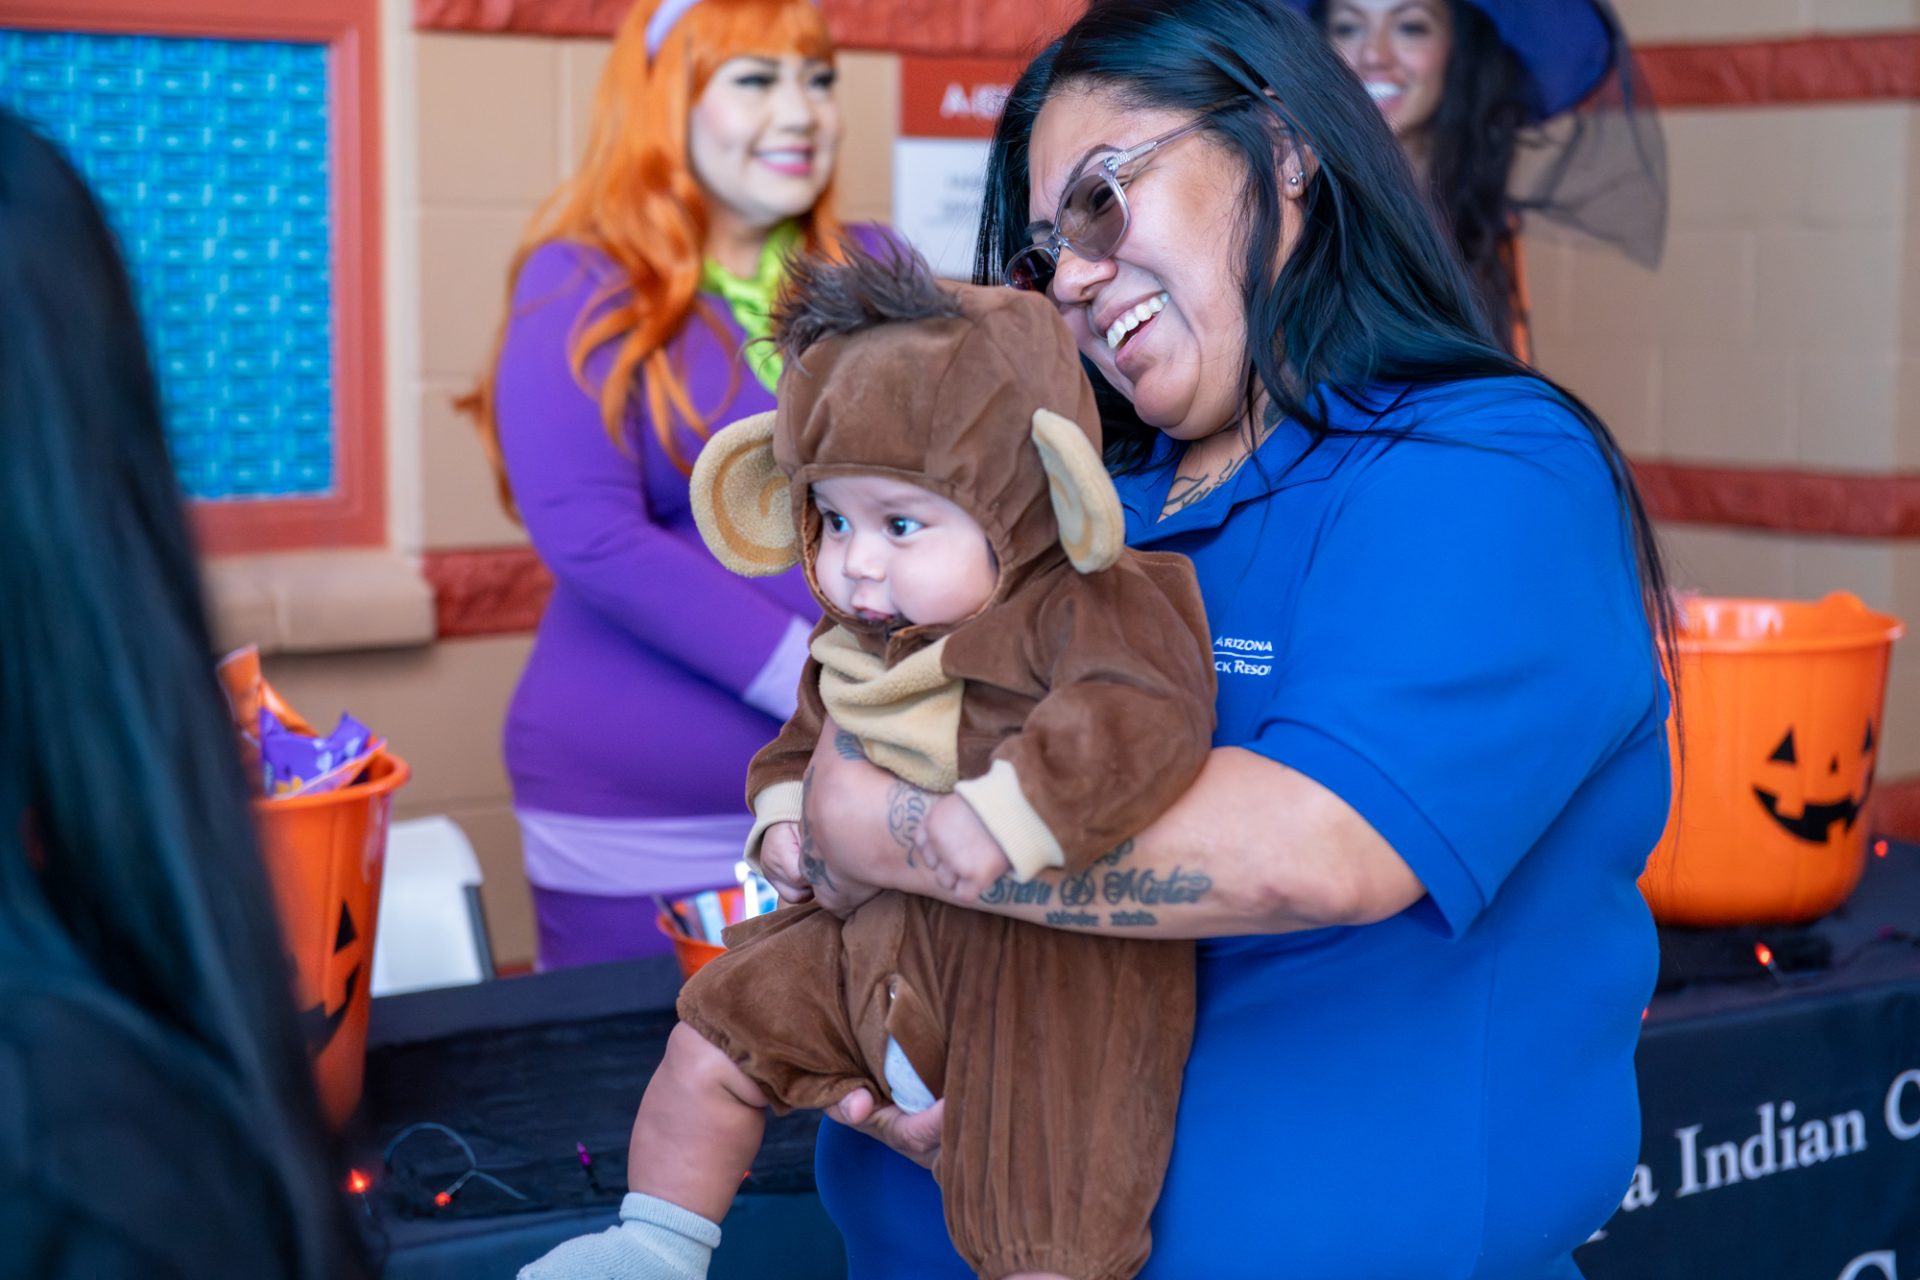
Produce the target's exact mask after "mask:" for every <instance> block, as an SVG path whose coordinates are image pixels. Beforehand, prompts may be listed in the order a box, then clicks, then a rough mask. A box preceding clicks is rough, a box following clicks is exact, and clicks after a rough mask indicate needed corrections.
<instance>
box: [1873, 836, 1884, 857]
mask: <svg viewBox="0 0 1920 1280" xmlns="http://www.w3.org/2000/svg"><path fill="white" fill-rule="evenodd" d="M1873 856H1874V857H1876V858H1884V857H1886V856H1887V842H1886V841H1885V840H1875V841H1874V842H1873Z"/></svg>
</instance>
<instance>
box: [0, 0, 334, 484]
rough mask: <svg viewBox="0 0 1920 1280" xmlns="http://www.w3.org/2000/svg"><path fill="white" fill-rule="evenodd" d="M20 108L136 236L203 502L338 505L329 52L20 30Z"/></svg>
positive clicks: (176, 439)
mask: <svg viewBox="0 0 1920 1280" xmlns="http://www.w3.org/2000/svg"><path fill="white" fill-rule="evenodd" d="M0 103H4V104H6V105H7V106H9V107H11V108H12V109H14V110H15V111H17V112H19V113H20V114H22V115H24V116H26V117H27V118H28V119H30V120H33V121H35V122H36V123H37V124H38V125H39V126H40V127H41V128H42V129H43V130H44V131H45V132H46V133H48V134H49V135H50V136H51V137H53V138H54V139H55V140H56V141H58V142H60V143H62V144H63V145H64V146H65V147H66V148H67V151H68V153H69V154H70V155H71V157H72V158H73V160H74V162H75V163H76V164H77V166H78V167H79V168H80V170H81V171H82V172H83V173H85V174H86V176H87V179H88V181H89V182H90V183H91V184H92V185H93V188H94V190H95V191H96V192H97V193H98V194H99V196H100V199H101V202H102V203H103V204H104V205H105V207H106V210H107V216H108V219H109V220H110V221H111V222H112V223H113V226H114V230H115V231H116V232H117V233H118V234H119V236H120V241H121V245H122V247H123V249H124V250H125V252H126V255H127V258H128V263H129V266H130V267H131V269H132V272H133V277H134V283H135V288H136V290H137V291H138V294H139V303H140V309H141V315H142V318H143V320H144V322H145V325H146V329H147V337H148V340H149V342H150V343H151V344H152V347H153V354H154V360H155V363H156V364H157V365H158V368H159V375H160V388H161V395H162V397H163V400H164V402H165V406H166V415H167V428H168V433H169V437H170V440H171V444H172V446H173V455H174V460H175V465H176V467H177V468H178V470H179V475H180V483H181V485H182V487H183V488H184V489H185V490H186V491H187V493H188V494H189V495H191V496H192V497H195V498H199V499H215V500H220V499H247V498H289V497H315V496H320V495H325V494H328V493H330V492H331V491H332V490H333V487H334V481H335V476H334V432H333V376H332V363H333V359H332V319H331V312H332V309H331V306H330V305H329V301H330V296H331V288H330V256H329V251H328V207H327V206H328V173H327V48H326V46H325V45H322V44H301V43H290V42H284V41H253V40H199V39H177V38H172V37H159V36H125V35H96V34H87V33H82V32H48V31H9V30H0Z"/></svg>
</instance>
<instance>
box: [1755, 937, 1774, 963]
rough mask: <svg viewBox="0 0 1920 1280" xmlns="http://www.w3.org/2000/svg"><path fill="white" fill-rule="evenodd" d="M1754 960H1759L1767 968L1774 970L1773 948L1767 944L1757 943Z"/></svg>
mask: <svg viewBox="0 0 1920 1280" xmlns="http://www.w3.org/2000/svg"><path fill="white" fill-rule="evenodd" d="M1753 958H1754V959H1755V960H1758V961H1759V962H1760V963H1761V964H1762V965H1764V966H1765V967H1766V968H1769V969H1771V968H1773V948H1772V947H1770V946H1768V945H1767V944H1766V943H1764V942H1756V943H1754V944H1753Z"/></svg>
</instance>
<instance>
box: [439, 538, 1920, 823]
mask: <svg viewBox="0 0 1920 1280" xmlns="http://www.w3.org/2000/svg"><path fill="white" fill-rule="evenodd" d="M424 569H425V572H426V576H427V581H429V582H430V583H432V584H433V591H434V601H435V605H436V612H437V614H438V617H439V622H440V638H441V639H442V640H452V639H460V638H465V637H473V636H498V635H522V634H525V633H527V632H530V631H532V630H533V629H534V627H535V626H537V625H538V624H539V621H540V611H541V610H542V609H544V608H545V607H546V603H547V597H548V596H549V595H551V594H552V592H553V579H552V578H551V577H550V576H548V574H547V571H546V568H545V566H543V565H542V564H541V563H540V559H539V557H538V556H536V555H535V554H534V553H533V550H532V548H530V547H479V548H474V549H471V550H466V551H433V552H429V553H427V556H426V559H425V564H424ZM1869 821H1870V822H1871V824H1872V830H1873V831H1875V832H1876V833H1878V834H1880V835H1885V836H1891V837H1893V838H1894V839H1896V840H1913V841H1920V776H1915V777H1907V778H1893V779H1883V780H1881V781H1880V782H1879V783H1878V784H1877V785H1876V786H1875V787H1874V793H1873V812H1872V814H1871V817H1870V818H1869Z"/></svg>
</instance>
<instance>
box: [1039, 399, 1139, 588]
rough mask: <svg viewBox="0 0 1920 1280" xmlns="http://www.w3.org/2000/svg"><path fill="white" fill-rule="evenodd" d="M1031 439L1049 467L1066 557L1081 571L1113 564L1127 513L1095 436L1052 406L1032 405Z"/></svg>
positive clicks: (1049, 484) (1123, 542) (1123, 535)
mask: <svg viewBox="0 0 1920 1280" xmlns="http://www.w3.org/2000/svg"><path fill="white" fill-rule="evenodd" d="M1033 445H1034V448H1036V449H1038V450H1039V451H1040V464H1041V465H1042V466H1044V467H1045V468H1046V469H1047V487H1048V491H1049V496H1050V497H1051V498H1052V499H1053V518H1054V520H1055V521H1056V522H1058V524H1059V525H1060V545H1061V547H1062V548H1064V549H1065V550H1066V553H1067V559H1068V560H1070V561H1072V562H1073V567H1074V568H1076V569H1078V570H1079V571H1080V572H1081V573H1098V572H1100V571H1101V570H1102V569H1106V568H1109V567H1111V566H1112V564H1113V563H1114V561H1116V560H1118V559H1119V558H1120V552H1121V550H1122V548H1124V547H1125V546H1126V531H1127V527H1126V517H1125V516H1124V515H1123V514H1122V513H1121V511H1120V495H1119V494H1118V493H1116V492H1114V488H1113V481H1112V480H1110V479H1108V477H1107V469H1106V467H1105V466H1103V465H1101V462H1100V455H1099V453H1098V452H1096V451H1095V450H1094V447H1093V442H1092V441H1090V440H1088V439H1087V435H1086V432H1084V431H1082V430H1081V429H1080V427H1079V424H1078V423H1075V422H1073V421H1071V420H1070V419H1067V418H1063V417H1061V416H1060V415H1059V414H1057V413H1055V412H1053V411H1052V410H1051V409H1035V410H1034V411H1033Z"/></svg>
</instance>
